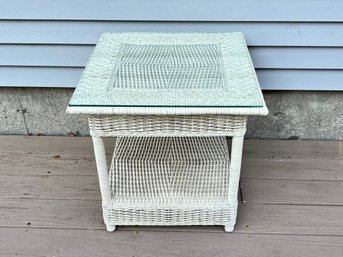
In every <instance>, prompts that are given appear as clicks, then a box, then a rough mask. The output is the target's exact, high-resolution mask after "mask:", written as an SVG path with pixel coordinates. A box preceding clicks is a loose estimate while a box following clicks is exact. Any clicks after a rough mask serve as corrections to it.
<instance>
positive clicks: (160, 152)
mask: <svg viewBox="0 0 343 257" xmlns="http://www.w3.org/2000/svg"><path fill="white" fill-rule="evenodd" d="M229 171H230V162H229V149H228V145H227V141H226V138H225V137H119V138H118V139H117V142H116V146H115V150H114V155H113V160H112V164H111V168H110V172H109V181H110V189H111V195H112V199H111V201H110V203H109V204H105V205H103V210H104V218H105V223H106V224H112V225H228V224H229V223H230V222H233V221H232V220H231V219H232V217H235V211H236V210H235V208H234V205H233V206H230V201H229V177H230V174H229Z"/></svg>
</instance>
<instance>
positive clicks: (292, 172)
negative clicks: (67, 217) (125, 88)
mask: <svg viewBox="0 0 343 257" xmlns="http://www.w3.org/2000/svg"><path fill="white" fill-rule="evenodd" d="M108 158H109V160H110V158H111V153H108ZM0 160H1V169H0V174H2V175H23V176H24V175H47V174H49V175H50V176H54V175H56V176H59V175H63V176H68V175H93V176H96V175H97V174H96V166H95V162H94V155H93V154H92V153H83V154H81V153H79V154H78V153H75V154H72V153H70V154H58V153H44V152H37V153H27V152H1V151H0ZM61 167H63V168H61ZM342 169H343V159H314V158H313V159H311V158H306V159H293V158H254V157H246V156H243V163H242V178H249V179H252V178H254V179H289V180H310V181H313V180H332V181H343V172H342Z"/></svg>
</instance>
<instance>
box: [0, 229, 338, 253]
mask: <svg viewBox="0 0 343 257" xmlns="http://www.w3.org/2000/svg"><path fill="white" fill-rule="evenodd" d="M0 233H1V234H2V235H6V237H3V238H2V239H1V240H0V249H1V253H0V256H2V257H3V256H18V255H19V256H25V257H27V256H63V257H69V256H70V257H75V256H102V257H113V256H115V257H132V256H140V257H145V256H150V257H151V256H166V257H170V256H183V257H194V256H206V257H207V256H216V257H227V256H231V253H234V254H232V255H233V256H236V257H247V256H249V257H261V256H287V257H288V256H291V257H305V256H318V257H322V256H325V257H339V256H342V244H343V238H342V237H327V236H294V235H259V234H254V235H245V234H243V235H242V234H239V233H232V234H226V233H197V232H162V231H141V230H134V231H117V232H115V233H111V234H110V233H107V232H105V231H94V230H73V229H65V230H64V229H22V228H0Z"/></svg>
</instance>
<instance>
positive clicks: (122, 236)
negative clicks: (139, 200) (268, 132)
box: [0, 136, 343, 257]
mask: <svg viewBox="0 0 343 257" xmlns="http://www.w3.org/2000/svg"><path fill="white" fill-rule="evenodd" d="M109 141H110V142H108V144H107V149H108V157H109V158H110V155H111V149H112V147H113V142H114V141H113V140H112V139H110V140H109ZM342 153H343V144H342V142H333V141H332V142H319V141H318V142H311V141H270V140H266V141H259V140H257V141H246V142H245V152H244V159H243V167H242V185H243V193H244V199H245V200H246V201H247V203H246V205H242V204H241V205H240V206H239V213H238V220H237V225H236V229H235V232H234V233H232V234H226V233H223V228H222V227H218V226H217V227H216V226H212V227H211V226H210V227H206V226H205V227H201V226H197V227H119V228H118V231H117V232H115V233H112V234H110V233H107V232H106V231H105V228H104V225H103V222H102V214H101V201H100V192H99V186H98V180H97V174H96V169H95V163H94V155H93V149H92V145H91V140H90V138H79V137H22V136H20V137H16V136H2V137H0V249H1V250H0V256H1V257H3V256H15V255H22V256H227V254H228V252H230V251H234V252H235V256H256V257H260V256H292V257H297V256H299V257H300V256H301V257H303V256H326V257H327V256H328V257H330V256H335V257H336V256H342V255H343V247H342V245H343V218H342V217H343V198H342V195H343V158H342ZM176 246H177V247H176Z"/></svg>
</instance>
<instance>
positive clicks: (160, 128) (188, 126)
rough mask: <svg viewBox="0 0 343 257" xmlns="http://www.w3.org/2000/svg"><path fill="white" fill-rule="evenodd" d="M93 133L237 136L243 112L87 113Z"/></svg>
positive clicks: (242, 130) (241, 129) (243, 126)
mask: <svg viewBox="0 0 343 257" xmlns="http://www.w3.org/2000/svg"><path fill="white" fill-rule="evenodd" d="M89 126H90V130H91V134H92V135H93V136H107V137H111V136H238V135H244V134H245V130H246V117H245V116H230V115H198V116H191V115H186V116H175V115H168V116H166V115H164V116H163V115H160V116H158V115H150V116H149V115H146V116H142V115H109V116H105V115H100V116H90V117H89Z"/></svg>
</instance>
